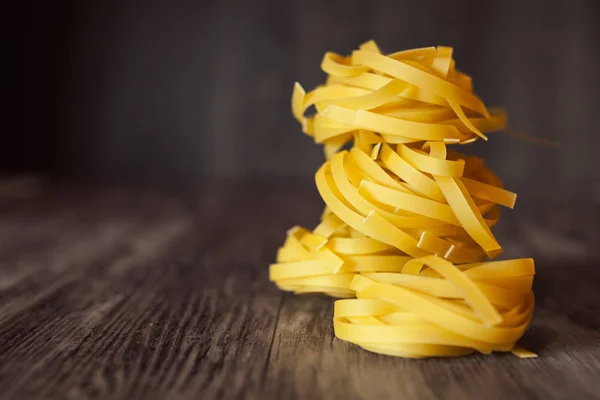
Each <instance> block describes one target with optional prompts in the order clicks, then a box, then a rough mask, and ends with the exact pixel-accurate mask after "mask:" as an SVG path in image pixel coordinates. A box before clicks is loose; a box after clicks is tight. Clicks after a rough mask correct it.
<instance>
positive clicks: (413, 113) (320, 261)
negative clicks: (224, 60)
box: [269, 41, 535, 358]
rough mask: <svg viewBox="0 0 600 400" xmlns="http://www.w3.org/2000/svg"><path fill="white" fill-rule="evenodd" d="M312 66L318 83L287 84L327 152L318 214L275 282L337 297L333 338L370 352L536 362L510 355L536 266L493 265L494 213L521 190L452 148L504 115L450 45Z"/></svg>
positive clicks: (284, 258) (284, 253)
mask: <svg viewBox="0 0 600 400" xmlns="http://www.w3.org/2000/svg"><path fill="white" fill-rule="evenodd" d="M321 67H322V69H323V71H325V72H326V73H327V74H328V79H327V83H326V84H325V85H323V86H320V87H317V88H316V89H315V90H313V91H311V92H309V93H306V92H305V91H304V89H303V88H302V87H301V86H300V85H299V84H295V86H294V91H293V94H292V112H293V114H294V116H295V118H296V119H297V120H298V121H299V122H300V123H301V124H302V130H303V132H305V133H306V134H308V135H309V136H312V137H313V138H314V140H315V141H316V142H317V143H323V144H324V150H325V155H326V161H325V163H324V164H323V165H322V166H321V168H320V169H319V170H318V172H317V174H316V177H315V180H316V185H317V189H318V191H319V193H320V195H321V197H322V198H323V201H324V202H325V204H326V208H325V211H324V212H323V215H322V218H321V222H320V224H319V225H318V226H317V227H315V228H314V229H313V230H312V231H309V230H307V229H304V228H301V227H294V228H292V229H290V230H289V231H288V235H287V238H286V240H285V243H284V244H283V246H282V247H281V248H280V249H279V251H278V253H277V261H276V263H274V264H272V265H271V266H270V270H269V276H270V279H271V280H272V281H273V282H274V283H275V284H276V285H277V286H278V287H279V288H280V289H282V290H286V291H293V292H295V293H325V294H328V295H330V296H334V297H341V298H346V299H344V300H338V301H337V302H336V304H335V313H334V328H335V334H336V336H337V337H338V338H340V339H342V340H346V341H349V342H352V343H355V344H357V345H359V346H361V347H363V348H365V349H367V350H370V351H374V352H378V353H383V354H389V355H395V356H402V357H410V358H421V357H432V356H458V355H466V354H469V353H471V352H473V351H479V352H481V353H490V352H492V351H512V352H513V353H514V354H516V355H518V356H519V357H531V356H535V354H533V353H531V352H529V351H527V350H524V349H522V348H520V347H516V346H515V343H516V342H517V340H518V339H519V338H520V337H521V336H522V335H523V333H524V331H525V329H526V328H527V326H528V324H529V322H530V320H531V315H532V313H533V292H532V289H531V288H532V283H533V276H534V273H535V269H534V264H533V260H532V259H517V260H504V261H491V260H492V259H494V258H495V257H497V256H498V255H499V254H501V252H502V248H501V246H500V244H499V243H498V241H497V239H496V238H495V237H494V234H493V233H492V228H493V226H494V225H495V224H496V223H497V222H498V219H499V217H500V206H503V207H508V208H513V207H514V205H515V201H516V194H515V193H512V192H510V191H508V190H505V189H504V188H503V186H502V182H501V181H500V179H499V178H498V177H497V176H496V175H495V174H494V173H493V172H492V171H491V170H490V169H489V168H487V167H486V166H485V163H484V161H483V160H482V159H481V158H478V157H474V156H467V155H464V154H462V153H460V152H456V151H452V150H450V149H448V146H449V145H465V144H468V143H472V142H473V141H475V140H478V139H479V138H483V139H485V140H487V136H486V133H489V132H494V131H499V130H503V129H504V128H505V125H506V115H505V114H504V112H503V111H501V110H498V109H489V110H488V109H487V108H486V106H485V105H484V104H483V102H482V101H481V100H480V99H479V98H478V97H477V96H476V95H475V93H474V92H473V87H472V81H471V78H470V77H468V76H467V75H465V74H463V73H462V72H460V71H458V70H456V68H455V62H454V59H453V58H452V49H451V48H448V47H437V48H435V47H427V48H422V49H413V50H406V51H401V52H397V53H392V54H388V55H384V54H383V53H382V52H381V50H380V49H379V47H378V46H377V44H376V43H375V42H373V41H370V42H367V43H365V44H363V45H361V46H360V49H359V50H357V51H355V52H353V53H352V55H351V56H348V57H344V56H341V55H338V54H335V53H326V54H325V57H324V58H323V62H322V64H321ZM311 107H314V108H315V110H316V114H314V115H313V116H305V114H306V111H307V110H308V109H309V108H311ZM349 142H351V143H352V147H351V148H350V149H349V150H346V149H345V145H346V144H347V143H349Z"/></svg>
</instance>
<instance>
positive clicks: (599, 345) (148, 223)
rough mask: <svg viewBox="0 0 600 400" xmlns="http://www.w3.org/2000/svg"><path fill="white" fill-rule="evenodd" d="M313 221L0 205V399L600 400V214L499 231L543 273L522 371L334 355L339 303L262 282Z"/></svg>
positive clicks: (297, 203) (184, 207)
mask: <svg viewBox="0 0 600 400" xmlns="http://www.w3.org/2000/svg"><path fill="white" fill-rule="evenodd" d="M320 211H321V201H320V199H319V197H318V195H317V193H316V191H315V189H313V188H312V185H310V186H302V185H300V186H292V185H289V186H287V187H279V188H274V187H268V186H260V185H259V186H254V187H253V188H252V189H250V188H249V187H248V186H243V185H238V186H231V187H218V188H211V189H205V190H198V191H195V192H190V191H188V192H186V193H182V192H175V191H170V192H167V191H163V192H160V191H156V190H152V191H150V190H144V189H137V190H132V189H122V188H121V189H119V188H107V187H105V188H100V187H84V186H72V185H64V184H62V185H48V186H46V187H45V188H43V190H41V191H40V192H39V193H34V194H33V195H31V194H30V195H28V196H24V198H15V197H11V196H6V195H5V194H3V193H0V398H1V399H28V398H42V399H65V398H67V399H80V398H81V399H84V398H103V399H220V398H222V399H230V398H244V399H265V398H273V399H296V398H302V399H304V398H306V399H321V398H327V399H337V398H340V399H345V400H346V399H386V398H406V399H471V398H472V399H479V398H484V397H485V398H491V399H507V398H512V399H521V398H523V399H537V398H542V399H565V398H572V399H597V398H600V397H599V396H600V394H599V393H600V313H599V312H598V308H599V307H598V306H599V304H600V262H599V260H600V250H599V245H600V209H599V208H598V206H592V205H586V204H577V205H575V204H561V203H560V202H554V203H548V204H542V205H540V204H531V205H527V204H520V205H518V207H517V209H516V210H515V211H511V212H507V213H505V215H503V220H502V221H501V223H500V224H499V226H498V230H497V232H498V237H499V239H500V241H501V243H503V245H504V246H505V248H506V257H516V256H534V257H536V266H537V276H536V280H535V286H534V290H535V293H536V296H537V304H536V313H535V317H534V320H533V324H532V326H531V328H530V330H529V331H528V332H527V333H526V335H525V337H524V338H523V340H522V345H523V346H525V347H527V348H529V349H531V350H533V351H535V352H537V353H538V354H539V358H537V359H528V360H520V359H518V358H516V357H514V356H512V355H506V354H494V355H491V356H482V355H473V356H468V357H464V358H458V359H427V360H418V361H415V360H404V359H399V358H393V357H387V356H382V355H377V354H373V353H369V352H366V351H364V350H362V349H360V348H358V347H357V346H354V345H352V344H348V343H346V342H342V341H340V340H338V339H336V338H335V336H334V334H333V329H332V313H333V301H332V299H330V298H327V297H324V296H316V295H310V296H308V295H305V296H292V295H289V294H286V293H282V292H280V291H278V290H277V289H276V288H275V287H274V285H272V284H271V283H270V282H269V280H268V276H267V268H268V265H269V263H270V262H272V260H273V258H274V254H275V251H276V248H277V246H278V245H279V244H280V243H281V242H282V240H283V235H284V232H285V230H286V229H287V228H289V227H290V226H292V225H293V224H297V223H299V224H303V225H306V226H309V227H310V226H312V225H314V224H315V223H316V221H317V218H318V215H319V213H320Z"/></svg>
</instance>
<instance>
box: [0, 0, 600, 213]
mask: <svg viewBox="0 0 600 400" xmlns="http://www.w3.org/2000/svg"><path fill="white" fill-rule="evenodd" d="M12 6H15V11H16V14H15V15H17V17H16V18H12V17H11V15H12V13H8V14H5V19H6V21H5V22H6V24H4V25H5V28H4V29H7V28H6V26H8V27H9V28H8V29H7V30H8V31H9V32H8V34H9V37H16V38H17V40H16V43H17V45H16V52H17V57H16V58H15V59H16V60H17V63H16V65H15V64H13V63H12V60H11V63H10V64H9V67H10V66H12V67H14V69H15V71H14V72H15V73H14V76H16V77H17V79H15V80H13V78H12V77H11V76H13V74H9V75H8V76H7V77H6V79H7V80H8V82H7V85H8V87H9V92H10V91H11V90H13V89H14V92H15V93H14V95H12V96H11V100H12V101H11V105H12V106H11V107H16V109H15V110H13V109H12V108H9V109H8V112H7V118H8V120H9V124H8V126H9V127H10V128H9V129H7V130H6V133H5V135H4V137H5V139H6V140H5V141H3V144H2V146H1V147H0V148H1V151H2V154H1V155H0V156H1V157H0V166H1V167H2V170H3V172H4V173H5V174H9V175H10V174H14V173H27V172H36V173H40V172H41V173H47V174H50V175H52V176H59V177H66V178H71V177H75V178H79V179H80V178H83V179H102V180H108V181H115V182H117V181H118V182H126V183H161V182H179V183H182V184H185V185H195V184H200V183H203V182H207V181H214V180H218V181H230V180H236V181H237V180H238V179H244V180H247V181H253V180H256V181H273V182H286V181H295V180H306V181H307V182H308V181H309V180H310V179H312V175H313V174H314V172H315V171H316V169H317V167H318V166H319V165H320V164H321V162H322V160H323V156H322V151H321V149H320V148H319V147H318V146H316V145H314V144H313V142H312V140H311V139H310V138H308V137H307V136H305V135H303V134H302V133H301V131H300V127H299V126H298V125H297V123H296V122H295V120H293V118H292V116H291V112H290V95H291V92H292V85H293V82H294V81H299V82H301V83H302V85H303V86H304V87H305V88H307V89H311V88H312V87H314V86H315V85H316V84H319V83H321V82H323V80H324V76H325V75H324V73H322V72H321V71H320V69H319V64H320V61H321V58H322V56H323V54H324V52H325V51H336V52H338V53H343V54H347V53H349V52H350V51H351V50H352V49H354V48H356V47H357V46H358V45H359V44H360V43H362V42H364V41H366V40H368V39H375V40H376V41H377V42H378V43H379V44H380V46H381V47H382V49H383V50H384V51H387V52H392V51H396V50H401V49H406V48H413V47H420V46H430V45H447V46H453V47H454V49H455V53H454V54H455V58H456V60H457V65H458V68H460V69H461V70H463V71H465V72H466V73H468V74H470V75H471V76H472V77H473V78H474V82H475V88H476V91H477V93H478V94H479V95H480V96H481V97H482V98H483V99H484V101H485V102H486V104H487V105H489V106H496V105H500V106H503V107H505V108H506V109H507V110H508V112H509V126H510V128H512V129H514V130H516V131H518V132H522V133H526V134H529V135H532V136H537V137H542V138H546V139H551V140H556V141H559V142H560V143H561V147H560V149H552V148H546V147H541V146H536V145H532V144H528V143H525V142H521V141H518V140H516V139H513V138H511V137H509V136H506V135H503V134H494V135H492V138H491V140H490V141H489V142H487V143H477V144H475V145H473V146H470V147H469V149H468V151H469V152H472V153H476V154H479V155H482V156H484V157H486V158H487V160H488V164H489V165H490V166H492V167H493V168H494V169H495V170H496V171H497V173H498V174H499V175H500V176H501V177H502V178H503V179H504V181H505V183H506V186H507V187H508V188H510V189H515V190H519V191H520V196H525V197H530V198H537V197H541V196H569V198H573V199H586V200H590V199H595V201H598V202H600V162H599V161H598V157H599V156H598V151H599V150H598V149H599V148H600V139H599V132H598V130H599V128H598V126H599V124H598V115H599V112H598V107H599V106H600V87H599V86H600V85H599V82H600V79H599V78H598V71H599V69H600V68H599V67H600V19H599V16H600V2H598V1H592V0H590V1H579V0H572V1H568V2H567V1H548V0H535V1H524V0H505V1H489V2H488V1H474V0H455V1H442V0H437V1H436V0H420V1H410V0H405V1H399V0H371V1H358V2H352V1H347V0H344V1H337V0H335V1H319V0H302V1H298V0H295V1H280V0H255V1H238V2H235V1H220V2H211V1H201V0H172V1H164V0H163V1H158V0H120V1H114V0H85V1H76V0H64V1H61V0H56V1H42V0H24V1H21V2H17V3H14V4H13V5H11V7H12ZM15 25H16V27H15Z"/></svg>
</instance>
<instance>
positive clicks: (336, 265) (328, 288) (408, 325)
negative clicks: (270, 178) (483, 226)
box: [270, 214, 535, 358]
mask: <svg viewBox="0 0 600 400" xmlns="http://www.w3.org/2000/svg"><path fill="white" fill-rule="evenodd" d="M328 233H330V234H331V235H330V236H329V237H324V236H321V235H319V234H324V235H327V234H328ZM398 253H400V252H399V251H398V250H397V249H394V248H392V247H391V246H389V245H386V244H384V243H381V242H378V241H376V240H374V239H372V238H368V237H365V236H364V235H361V234H360V233H359V232H357V231H355V230H353V229H352V228H350V227H348V226H346V225H345V224H343V223H341V221H339V220H338V221H336V217H335V216H333V214H328V215H327V216H325V217H324V218H323V222H322V223H321V224H320V225H319V226H318V227H317V228H316V229H315V230H314V231H313V232H309V231H307V230H305V229H303V228H300V227H295V228H292V229H291V230H290V231H289V232H288V237H287V239H286V242H285V244H284V245H283V246H282V247H281V248H280V249H279V252H278V263H276V264H273V265H271V267H270V279H271V280H272V281H274V282H275V283H276V285H277V286H278V287H279V288H280V289H282V290H287V291H293V292H295V293H326V294H329V295H331V296H334V297H356V298H354V299H343V300H338V301H336V302H335V312H334V330H335V335H336V336H337V337H338V338H339V339H342V340H346V341H349V342H351V343H355V344H357V345H359V346H361V347H362V348H364V349H366V350H369V351H373V352H376V353H382V354H387V355H393V356H400V357H407V358H422V357H433V356H460V355H466V354H470V353H472V352H473V351H478V352H481V353H485V354H489V353H491V352H492V351H511V352H513V353H514V354H516V355H517V356H520V357H531V356H535V354H533V353H531V352H528V351H527V350H524V349H522V348H519V347H516V346H515V343H516V342H517V340H518V339H519V338H521V336H522V335H523V333H524V332H525V330H526V329H527V327H528V325H529V322H530V320H531V316H532V313H533V305H534V296H533V292H532V284H533V275H534V273H535V267H534V262H533V260H532V259H531V258H523V259H514V260H505V261H488V262H474V263H468V264H458V265H455V264H452V263H450V262H449V261H447V260H445V259H443V258H441V257H438V256H435V255H430V256H425V257H419V258H412V257H409V256H405V255H398Z"/></svg>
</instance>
